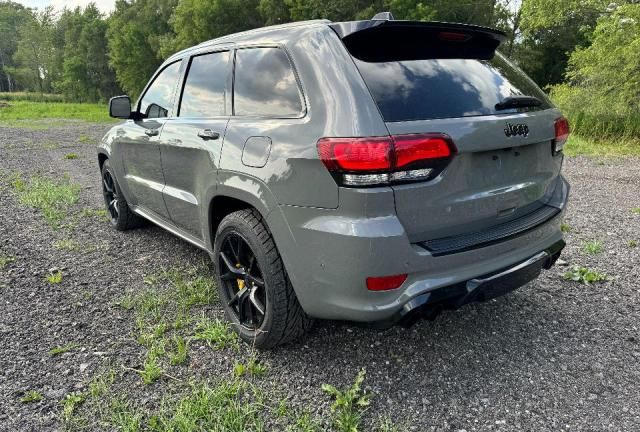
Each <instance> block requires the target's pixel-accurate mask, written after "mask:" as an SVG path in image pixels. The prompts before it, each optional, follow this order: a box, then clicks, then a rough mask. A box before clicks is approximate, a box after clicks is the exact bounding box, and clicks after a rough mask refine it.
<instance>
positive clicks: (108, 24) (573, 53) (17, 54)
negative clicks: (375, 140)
mask: <svg viewBox="0 0 640 432" xmlns="http://www.w3.org/2000/svg"><path fill="white" fill-rule="evenodd" d="M387 10H389V11H391V12H392V13H393V14H394V16H395V17H396V19H410V20H437V21H451V22H462V23H472V24H478V25H484V26H490V27H495V28H498V29H501V30H503V31H504V32H506V33H507V35H508V41H507V43H505V44H504V45H503V46H502V47H501V50H502V52H503V53H504V54H505V55H507V56H508V57H509V58H511V59H512V60H513V61H514V62H515V63H517V64H518V65H519V66H520V67H521V68H523V69H524V70H525V72H527V73H528V74H529V75H530V76H531V77H532V78H533V79H534V80H535V81H536V82H537V83H538V84H539V85H540V86H542V87H543V88H545V89H547V90H549V91H551V93H552V94H553V95H554V97H555V98H557V99H558V100H560V101H562V103H563V104H566V105H571V104H573V105H575V106H576V109H577V108H579V107H580V106H582V105H584V103H585V102H589V103H593V104H595V105H597V106H599V107H600V108H601V109H603V110H604V109H607V112H613V113H631V112H637V111H638V108H639V106H638V105H640V55H638V52H640V3H639V2H638V1H637V0H627V1H622V0H619V1H617V2H615V3H612V2H611V0H522V1H519V0H460V1H455V2H452V1H450V0H117V1H116V4H115V9H114V10H113V12H112V13H111V14H109V15H105V14H103V13H101V12H100V11H99V9H98V8H97V7H96V6H95V5H94V4H90V5H89V6H87V7H86V8H75V9H64V10H62V11H56V10H54V9H53V8H46V9H43V10H33V9H28V8H25V7H23V6H22V5H20V4H18V3H15V2H11V1H4V0H3V1H0V35H2V37H1V38H0V91H5V92H6V91H21V90H23V91H32V92H41V93H59V94H62V95H64V96H65V97H66V98H68V99H69V100H73V101H104V100H106V99H108V98H109V97H111V96H113V95H115V94H117V93H119V92H121V91H124V92H126V93H128V94H130V95H132V96H134V97H135V96H136V95H138V94H139V92H140V91H141V89H142V88H143V87H144V85H145V84H146V82H147V80H148V78H149V77H150V75H151V74H152V73H153V72H154V70H155V69H156V68H157V67H158V66H159V64H160V63H161V62H162V60H163V59H164V58H166V57H167V56H169V55H170V54H172V53H174V52H176V51H178V50H180V49H183V48H186V47H189V46H192V45H194V44H197V43H200V42H203V41H205V40H209V39H213V38H216V37H219V36H223V35H226V34H229V33H234V32H238V31H242V30H248V29H252V28H256V27H261V26H265V25H272V24H278V23H285V22H289V21H298V20H306V19H317V18H328V19H330V20H334V21H341V20H353V19H369V18H371V17H372V16H373V15H374V14H375V13H376V12H379V11H387ZM607 104H608V105H611V109H608V108H607V106H605V105H607ZM582 110H583V111H584V107H583V108H582Z"/></svg>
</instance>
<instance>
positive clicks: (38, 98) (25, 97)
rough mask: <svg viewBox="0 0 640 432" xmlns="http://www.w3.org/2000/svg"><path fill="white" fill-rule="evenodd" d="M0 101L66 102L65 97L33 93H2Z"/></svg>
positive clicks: (0, 93)
mask: <svg viewBox="0 0 640 432" xmlns="http://www.w3.org/2000/svg"><path fill="white" fill-rule="evenodd" d="M0 101H3V102H13V101H28V102H64V101H65V99H64V96H63V95H60V94H51V93H31V92H11V93H9V92H0Z"/></svg>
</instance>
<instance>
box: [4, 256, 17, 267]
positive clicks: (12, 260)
mask: <svg viewBox="0 0 640 432" xmlns="http://www.w3.org/2000/svg"><path fill="white" fill-rule="evenodd" d="M15 260H16V259H15V258H14V257H10V256H6V255H0V270H2V269H3V268H5V267H6V266H7V264H10V263H12V262H14V261H15Z"/></svg>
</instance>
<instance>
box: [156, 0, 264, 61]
mask: <svg viewBox="0 0 640 432" xmlns="http://www.w3.org/2000/svg"><path fill="white" fill-rule="evenodd" d="M258 4H259V0H181V1H180V2H179V3H178V6H177V7H176V9H175V11H174V13H173V15H172V16H171V19H170V24H171V27H172V29H173V33H174V34H175V36H174V37H171V38H165V39H164V40H163V42H162V49H161V53H162V55H164V56H168V55H170V54H172V53H174V52H176V51H179V50H181V49H184V48H187V47H190V46H192V45H196V44H199V43H201V42H205V41H207V40H209V39H214V38H217V37H220V36H224V35H227V34H230V33H236V32H239V31H243V30H249V29H253V28H256V27H260V26H262V25H263V22H262V19H261V17H260V14H259V13H258Z"/></svg>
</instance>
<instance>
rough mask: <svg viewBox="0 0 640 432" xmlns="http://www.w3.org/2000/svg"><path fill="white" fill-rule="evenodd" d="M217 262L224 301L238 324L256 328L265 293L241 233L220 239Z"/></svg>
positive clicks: (265, 297)
mask: <svg viewBox="0 0 640 432" xmlns="http://www.w3.org/2000/svg"><path fill="white" fill-rule="evenodd" d="M218 261H219V263H218V268H219V269H220V279H221V280H222V283H223V285H224V287H223V288H224V292H225V294H226V295H225V299H224V300H225V301H226V302H227V305H228V306H229V308H231V310H232V311H233V313H234V314H235V318H236V319H237V321H238V323H239V324H240V325H241V326H243V327H244V328H246V329H247V330H251V331H257V330H258V329H259V328H260V327H261V326H262V323H263V321H264V317H265V313H266V307H267V292H266V288H265V282H264V278H263V277H262V271H261V269H260V266H259V264H258V261H257V259H256V256H255V254H254V252H253V251H252V250H251V247H250V246H249V244H248V243H247V241H246V240H245V239H244V238H243V237H242V235H241V234H239V233H237V232H230V233H228V234H227V235H226V236H225V238H224V239H223V240H222V247H221V249H220V253H219V256H218Z"/></svg>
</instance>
